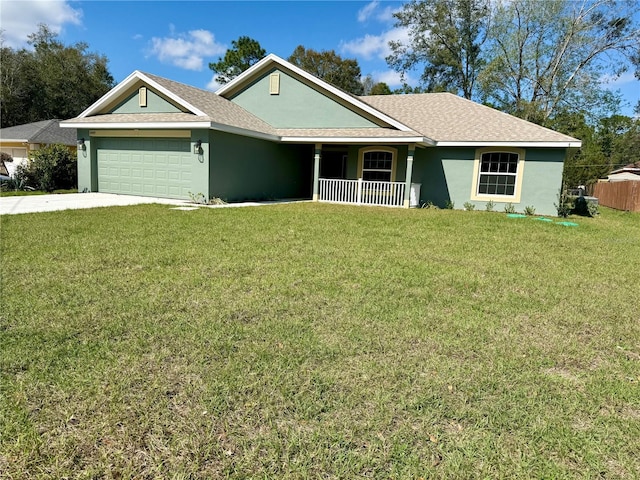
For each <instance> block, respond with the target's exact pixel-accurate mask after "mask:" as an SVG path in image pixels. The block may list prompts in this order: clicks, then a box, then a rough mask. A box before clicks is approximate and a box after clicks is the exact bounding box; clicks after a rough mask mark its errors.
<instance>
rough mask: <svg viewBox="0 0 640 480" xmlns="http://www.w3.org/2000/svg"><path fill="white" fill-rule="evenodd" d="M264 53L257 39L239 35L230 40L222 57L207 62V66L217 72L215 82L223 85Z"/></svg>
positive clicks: (263, 55) (259, 58) (258, 59)
mask: <svg viewBox="0 0 640 480" xmlns="http://www.w3.org/2000/svg"><path fill="white" fill-rule="evenodd" d="M266 54H267V52H266V50H265V49H263V48H262V47H261V46H260V43H258V41H257V40H254V39H252V38H250V37H240V38H238V40H233V41H232V42H231V48H230V49H228V50H227V51H226V53H225V54H224V57H223V58H218V61H217V62H211V63H209V68H210V69H211V70H213V71H214V72H215V73H216V74H217V76H216V78H215V80H216V82H218V83H219V84H221V85H224V84H225V83H229V82H230V81H231V80H233V79H234V78H236V77H237V76H238V75H240V74H241V73H242V72H244V71H245V70H247V69H248V68H249V67H251V66H252V65H253V64H255V63H257V62H259V61H260V60H262V59H263V58H264V57H265V55H266Z"/></svg>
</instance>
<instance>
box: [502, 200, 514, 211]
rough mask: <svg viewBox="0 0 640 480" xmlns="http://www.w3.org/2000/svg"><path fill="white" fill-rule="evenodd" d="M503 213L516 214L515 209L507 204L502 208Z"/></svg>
mask: <svg viewBox="0 0 640 480" xmlns="http://www.w3.org/2000/svg"><path fill="white" fill-rule="evenodd" d="M504 213H516V207H515V206H514V205H513V203H511V202H509V203H507V204H506V205H505V206H504Z"/></svg>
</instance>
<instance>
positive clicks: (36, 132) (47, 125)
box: [0, 119, 77, 176]
mask: <svg viewBox="0 0 640 480" xmlns="http://www.w3.org/2000/svg"><path fill="white" fill-rule="evenodd" d="M76 141H77V134H76V131H75V129H68V128H61V127H60V120H58V119H52V120H42V121H40V122H33V123H25V124H23V125H15V126H13V127H6V128H2V129H0V152H3V153H6V154H7V155H10V156H11V158H13V161H11V162H7V163H5V165H6V167H7V171H8V172H9V175H10V176H13V175H14V174H15V172H16V169H17V168H18V165H22V164H26V162H27V160H28V159H29V152H30V151H33V150H38V149H39V148H41V147H43V146H45V145H51V144H61V145H66V146H67V147H69V148H70V149H72V150H73V151H74V152H75V150H76Z"/></svg>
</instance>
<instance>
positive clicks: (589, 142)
mask: <svg viewBox="0 0 640 480" xmlns="http://www.w3.org/2000/svg"><path fill="white" fill-rule="evenodd" d="M548 126H550V127H552V128H554V129H556V130H558V131H560V132H562V133H566V134H567V135H571V136H574V137H576V138H579V139H581V140H582V147H581V148H580V150H578V151H577V152H575V154H573V155H571V156H569V157H568V158H567V160H566V161H565V164H564V175H563V179H564V183H565V185H567V186H568V187H576V186H578V185H589V184H591V183H595V182H596V181H597V180H598V179H599V178H602V177H605V176H606V175H607V174H608V173H609V172H611V171H612V170H614V169H615V168H619V167H621V166H624V165H627V164H629V163H633V162H634V161H636V159H637V152H638V150H640V120H639V119H632V118H629V117H626V116H623V115H613V116H611V117H605V118H602V119H600V120H599V121H598V122H597V123H596V124H590V123H589V122H587V119H586V118H585V116H584V115H583V114H581V113H576V112H570V111H564V112H561V113H559V114H557V115H556V116H555V117H554V118H553V119H551V120H549V122H548Z"/></svg>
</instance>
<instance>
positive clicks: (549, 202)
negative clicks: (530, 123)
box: [412, 147, 565, 215]
mask: <svg viewBox="0 0 640 480" xmlns="http://www.w3.org/2000/svg"><path fill="white" fill-rule="evenodd" d="M495 150H496V151H499V150H500V148H496V149H495ZM475 157H476V149H475V148H437V147H434V148H426V149H418V150H416V156H415V160H414V166H413V178H412V181H413V182H414V183H421V184H422V188H421V192H420V202H421V203H425V202H433V203H434V204H436V205H438V206H440V207H444V206H445V205H446V204H447V202H449V201H451V202H453V203H454V205H455V208H458V209H461V208H463V205H464V203H465V202H469V203H472V204H474V205H475V206H476V208H477V209H484V208H485V206H486V203H487V201H488V200H487V201H477V200H471V193H472V186H473V180H474V159H475ZM564 158H565V149H561V148H558V149H551V148H545V149H542V148H528V149H526V152H525V159H526V160H525V164H524V169H523V172H522V174H523V180H522V191H521V196H520V201H519V202H517V203H516V202H515V201H511V202H510V201H509V200H504V201H496V200H494V203H495V207H494V208H495V210H497V211H501V210H503V209H504V207H505V205H507V204H508V203H512V204H513V205H514V207H515V208H516V210H517V211H520V212H521V211H523V210H524V209H525V207H527V206H533V207H534V208H535V209H536V213H538V214H541V215H556V213H557V212H556V208H555V206H554V203H557V201H558V193H559V192H560V188H561V186H562V169H563V162H564Z"/></svg>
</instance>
